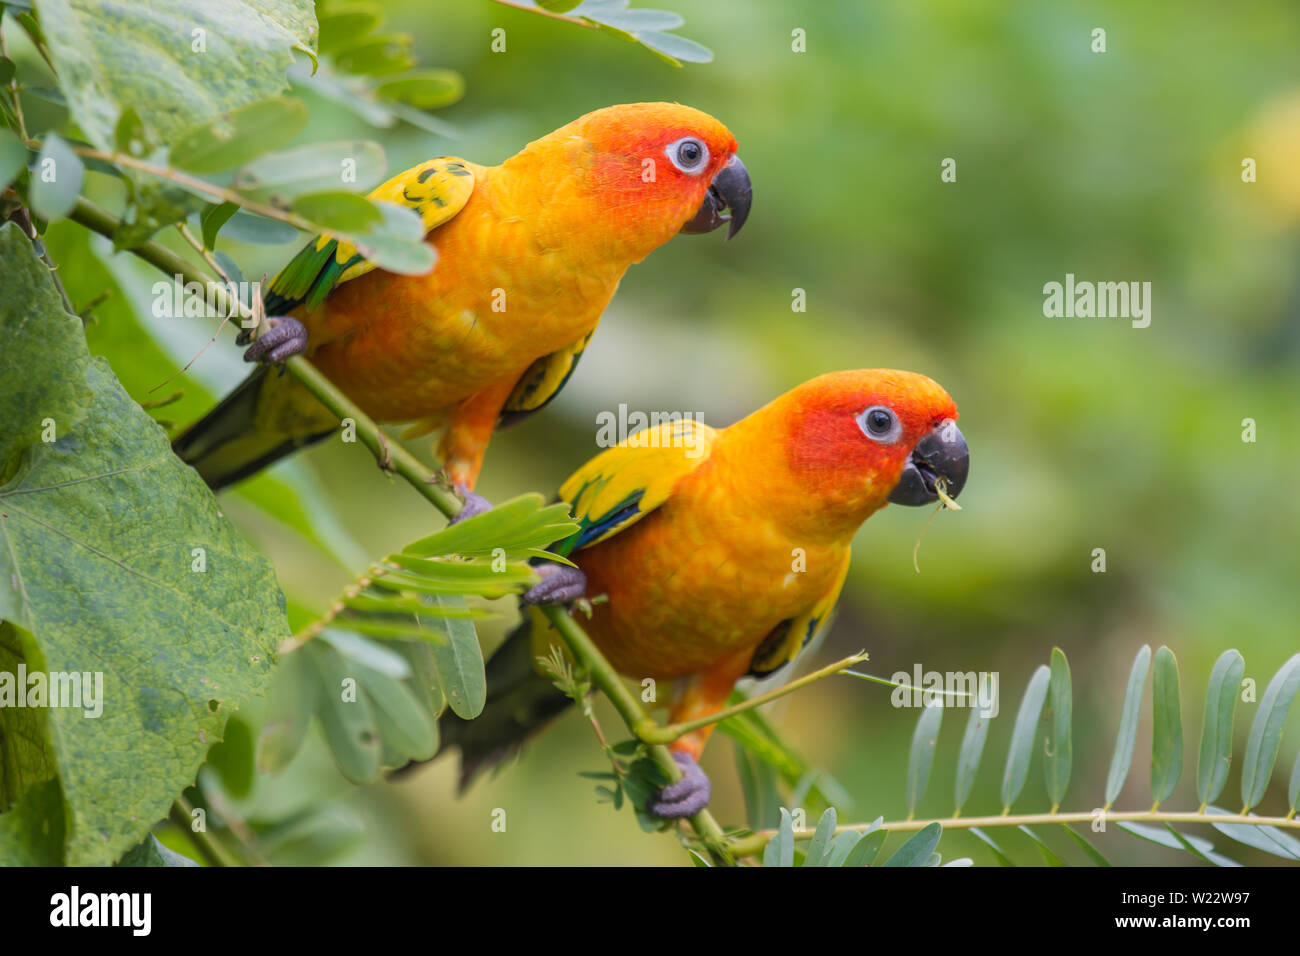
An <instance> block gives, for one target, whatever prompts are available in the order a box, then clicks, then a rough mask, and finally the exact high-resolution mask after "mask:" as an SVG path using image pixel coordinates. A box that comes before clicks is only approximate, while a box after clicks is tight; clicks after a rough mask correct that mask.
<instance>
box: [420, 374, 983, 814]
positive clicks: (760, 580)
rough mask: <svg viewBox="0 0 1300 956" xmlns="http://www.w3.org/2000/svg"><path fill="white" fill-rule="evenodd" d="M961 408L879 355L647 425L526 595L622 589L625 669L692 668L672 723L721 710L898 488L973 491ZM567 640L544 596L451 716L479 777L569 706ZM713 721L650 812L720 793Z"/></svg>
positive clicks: (765, 666) (575, 493) (831, 592)
mask: <svg viewBox="0 0 1300 956" xmlns="http://www.w3.org/2000/svg"><path fill="white" fill-rule="evenodd" d="M956 418H957V406H956V404H954V402H953V400H952V399H951V398H950V397H949V396H948V393H947V392H945V391H944V390H943V388H941V387H940V386H939V385H938V384H936V383H935V382H934V381H932V380H931V379H929V378H926V377H925V376H923V375H916V374H913V373H910V372H899V371H893V370H887V369H868V370H859V371H849V372H836V373H832V374H829V375H823V376H820V377H819V378H815V379H813V380H812V381H809V382H806V383H805V384H803V385H800V386H799V387H798V388H795V389H794V390H792V391H790V392H787V393H786V394H785V395H782V396H781V397H780V398H778V399H776V400H775V401H773V402H772V403H770V404H769V405H767V406H765V407H763V408H761V409H759V410H758V411H756V412H754V413H753V414H752V415H750V416H748V417H747V418H744V419H742V420H740V421H739V422H736V423H735V424H734V425H731V426H729V427H727V428H723V429H721V430H715V429H713V428H710V427H708V426H707V425H704V424H703V423H700V422H697V421H680V422H668V423H666V424H664V425H662V426H659V427H658V428H657V429H648V430H645V431H642V432H639V433H637V434H636V435H632V436H630V437H629V438H628V439H627V440H626V441H624V442H623V443H621V444H620V445H618V446H617V447H615V448H611V449H609V450H607V451H605V452H603V453H601V454H599V455H597V456H596V457H595V458H593V459H592V460H591V461H589V462H587V464H585V465H584V466H583V467H582V468H580V469H579V470H578V471H577V472H575V473H574V474H573V476H572V477H570V478H569V479H568V480H567V481H566V482H565V483H564V485H563V486H562V487H561V489H560V499H561V500H562V501H565V502H567V503H569V505H570V506H571V509H572V513H573V516H574V518H575V519H576V520H577V521H578V522H579V525H580V529H579V530H578V531H577V532H576V533H575V534H574V535H573V536H572V537H570V538H568V539H566V540H565V541H563V542H560V543H559V544H558V545H557V546H555V547H554V548H553V549H552V550H553V551H555V552H556V553H559V554H563V555H567V556H568V557H569V558H570V559H571V560H572V561H573V562H574V563H575V564H576V565H577V569H574V568H569V567H566V566H562V565H559V564H549V565H542V566H541V570H542V571H543V574H544V576H543V580H542V582H541V583H540V584H538V585H537V586H536V587H534V588H533V590H532V591H530V592H529V593H528V594H526V595H525V596H524V601H525V603H530V604H535V603H544V602H555V601H571V600H574V599H576V598H578V597H580V596H583V595H590V596H593V597H594V596H596V595H604V596H606V597H607V598H608V600H607V601H603V602H600V603H597V604H595V605H594V607H593V609H592V615H591V618H590V620H589V621H585V622H584V627H585V628H586V629H587V631H588V633H589V634H590V635H591V637H592V639H593V640H594V641H595V643H596V644H597V646H598V647H599V648H600V650H601V652H602V653H603V654H605V656H606V657H607V658H608V659H609V660H610V662H611V663H612V664H613V665H614V667H615V668H617V670H618V671H619V672H620V673H621V674H623V675H625V676H627V677H631V678H633V679H635V680H637V681H641V680H644V679H645V678H647V677H649V678H653V679H654V680H655V681H656V682H662V681H665V680H672V679H681V683H680V686H679V689H678V694H677V696H676V700H675V701H674V702H673V704H672V708H671V713H670V715H669V720H670V722H672V723H678V722H682V721H688V720H694V719H698V718H701V717H706V716H708V715H711V714H714V713H717V712H718V711H719V710H721V709H722V707H723V706H724V705H725V703H726V700H727V697H728V695H729V694H730V693H731V690H732V688H733V686H734V685H735V683H736V681H738V680H739V679H740V678H742V677H744V676H746V675H756V676H764V675H767V674H770V673H772V672H774V671H776V670H777V669H779V668H781V667H783V666H785V665H786V664H788V663H790V662H791V661H793V660H794V659H795V657H796V656H797V655H798V654H799V651H800V650H801V649H802V648H803V647H804V645H805V644H807V642H808V641H809V640H810V639H811V638H812V637H813V635H814V634H816V632H817V630H818V628H820V627H821V626H822V625H823V624H824V623H825V621H826V619H827V616H828V615H829V614H830V612H831V609H832V608H833V606H834V605H835V602H836V599H837V598H838V597H839V593H840V588H841V587H842V585H843V584H844V578H845V575H846V574H847V573H848V568H849V545H850V542H851V541H852V539H853V536H854V534H855V533H856V532H857V530H858V528H859V527H860V526H861V525H862V523H863V522H864V521H866V520H867V519H868V518H869V517H871V515H872V514H874V513H875V512H876V511H878V510H879V509H881V508H883V507H884V506H885V505H886V504H887V503H889V502H894V503H896V504H903V505H924V504H928V503H930V502H934V501H936V500H938V498H939V496H940V494H941V493H943V494H947V495H949V496H951V497H954V498H955V497H956V496H957V495H958V494H960V493H961V490H962V488H963V486H964V485H965V483H966V476H967V472H968V470H969V465H970V457H969V452H968V450H967V447H966V441H965V439H964V438H963V436H962V433H961V431H960V430H959V429H958V428H957V426H956V424H955V420H956ZM551 643H553V644H556V645H559V646H563V645H562V641H561V640H560V638H559V636H558V635H557V634H556V633H555V632H554V631H553V629H551V628H550V625H549V623H548V622H547V620H546V618H545V617H544V616H543V615H542V614H541V613H540V612H539V611H538V610H537V609H536V608H531V609H530V613H529V614H528V615H527V616H526V618H525V622H524V624H523V625H521V626H520V627H519V628H518V629H517V630H516V631H515V632H514V633H513V634H512V635H511V636H510V638H509V639H508V640H507V641H506V643H505V644H504V645H503V646H502V648H501V649H500V650H498V652H497V653H496V654H495V655H494V656H493V657H492V659H491V660H490V661H489V662H488V665H487V673H488V702H487V706H486V708H485V710H484V712H483V714H482V715H481V716H480V717H479V718H477V719H476V720H473V721H461V720H460V719H459V718H456V717H455V716H454V715H448V716H444V717H443V719H442V721H441V724H442V731H443V736H442V740H443V742H444V747H446V746H449V745H454V746H458V747H459V748H460V750H461V786H462V787H464V786H465V785H467V784H468V782H469V781H470V780H471V779H472V778H473V776H474V775H475V774H476V773H477V772H479V771H480V770H482V769H484V768H485V767H487V766H490V765H491V764H493V763H495V762H497V761H499V760H500V759H502V758H504V757H505V756H507V755H509V754H510V753H512V752H513V751H514V750H516V749H517V748H518V746H519V745H520V743H521V742H522V741H523V739H524V737H525V736H527V735H528V734H529V733H531V732H532V731H534V730H536V729H537V728H538V727H539V726H540V725H541V724H542V723H544V722H545V721H546V720H547V719H549V718H550V717H552V716H554V715H555V714H557V713H559V712H560V711H561V710H563V709H564V707H565V705H566V702H567V698H565V697H563V696H562V695H561V694H560V693H559V692H558V691H557V690H556V689H555V687H554V686H552V685H551V683H550V681H549V679H548V678H546V677H544V676H541V675H540V674H539V673H537V671H536V670H535V668H534V664H535V662H536V658H537V656H538V655H540V654H543V653H545V650H544V649H545V647H546V645H547V644H551ZM711 730H712V725H711V724H710V725H708V726H706V727H704V728H702V729H699V730H695V731H693V732H691V733H688V734H686V735H685V736H682V737H679V738H678V739H677V740H676V741H675V742H674V743H673V744H672V745H671V748H670V749H671V750H672V751H673V757H674V759H675V760H676V761H677V762H678V764H679V765H680V766H681V767H682V769H683V772H684V777H683V779H682V780H680V781H678V782H677V783H674V784H672V785H670V786H669V787H667V788H666V789H665V790H664V791H663V792H662V793H661V794H660V795H659V796H658V797H657V798H656V799H655V800H654V801H653V802H652V803H651V804H650V805H649V809H650V810H651V811H653V812H654V813H657V814H658V815H660V816H663V817H683V816H690V815H692V814H694V813H696V812H698V811H699V810H701V809H703V807H704V806H705V805H706V804H707V802H708V799H709V792H710V786H709V781H708V779H707V778H706V777H705V776H704V774H703V773H702V772H701V771H700V769H699V765H698V763H697V760H698V758H699V755H700V752H701V751H702V750H703V748H704V744H705V741H707V740H708V737H709V733H710V731H711Z"/></svg>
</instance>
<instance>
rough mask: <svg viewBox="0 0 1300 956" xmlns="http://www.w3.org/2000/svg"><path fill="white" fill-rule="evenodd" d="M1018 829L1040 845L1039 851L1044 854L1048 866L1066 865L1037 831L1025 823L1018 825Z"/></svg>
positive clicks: (1036, 844) (1035, 843)
mask: <svg viewBox="0 0 1300 956" xmlns="http://www.w3.org/2000/svg"><path fill="white" fill-rule="evenodd" d="M1016 829H1017V830H1019V831H1020V832H1021V833H1023V834H1024V835H1025V836H1027V837H1029V839H1031V840H1033V841H1034V846H1036V847H1038V852H1039V853H1041V854H1042V855H1043V859H1044V860H1045V861H1046V862H1047V865H1048V866H1065V863H1064V861H1062V859H1061V858H1060V857H1059V856H1057V855H1056V854H1055V853H1053V852H1052V848H1051V847H1049V846H1048V845H1047V844H1046V843H1044V842H1043V839H1042V837H1040V836H1039V835H1038V834H1037V833H1035V832H1034V831H1033V830H1031V829H1030V828H1029V827H1027V826H1025V825H1024V824H1023V823H1022V824H1021V825H1020V826H1018V827H1016Z"/></svg>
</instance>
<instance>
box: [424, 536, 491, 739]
mask: <svg viewBox="0 0 1300 956" xmlns="http://www.w3.org/2000/svg"><path fill="white" fill-rule="evenodd" d="M470 520H473V519H470ZM428 600H429V602H430V603H431V604H432V605H434V606H441V607H448V606H451V607H455V606H459V605H463V604H464V603H465V602H464V599H463V598H456V597H447V596H439V595H430V596H429V599H428ZM429 623H430V625H431V626H432V627H433V628H435V629H436V630H439V631H441V632H442V634H443V635H444V636H445V637H446V638H447V640H446V643H444V644H438V645H433V663H434V667H435V668H436V669H437V672H438V683H439V684H440V685H441V687H442V693H443V696H444V697H446V698H447V703H448V705H450V707H451V709H452V711H453V712H454V713H455V714H456V716H457V717H460V718H461V719H462V720H473V719H474V718H475V717H477V716H478V715H479V714H481V713H482V712H483V706H484V704H486V703H487V675H486V673H485V671H484V668H483V652H482V650H481V649H480V648H479V643H478V634H477V633H475V631H474V625H473V624H471V623H470V622H469V621H465V620H458V619H456V618H437V619H433V620H431V621H430V622H429Z"/></svg>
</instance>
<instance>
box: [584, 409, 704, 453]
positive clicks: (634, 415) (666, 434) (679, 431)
mask: <svg viewBox="0 0 1300 956" xmlns="http://www.w3.org/2000/svg"><path fill="white" fill-rule="evenodd" d="M694 424H700V425H702V424H704V413H703V412H649V413H647V412H642V411H632V412H629V411H628V409H627V405H626V404H620V405H619V406H618V412H617V413H614V412H610V411H605V412H597V413H596V426H597V428H596V445H597V447H599V448H613V447H614V446H615V445H619V444H625V445H627V446H628V447H629V448H683V449H685V450H686V457H687V458H698V457H699V456H700V455H701V454H702V453H703V450H704V449H703V447H702V446H703V440H702V439H701V437H700V433H699V430H698V429H696V428H694V427H692V426H693V425H694Z"/></svg>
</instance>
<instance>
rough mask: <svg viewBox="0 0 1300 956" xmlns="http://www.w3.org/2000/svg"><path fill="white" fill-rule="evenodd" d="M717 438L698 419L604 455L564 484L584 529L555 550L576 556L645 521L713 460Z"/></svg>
mask: <svg viewBox="0 0 1300 956" xmlns="http://www.w3.org/2000/svg"><path fill="white" fill-rule="evenodd" d="M717 434H718V432H717V431H716V430H715V429H713V428H710V427H709V426H708V425H705V424H704V423H703V422H699V421H695V420H693V419H691V420H682V421H670V422H665V423H663V424H662V425H659V426H657V427H653V428H643V429H642V430H641V431H639V432H637V433H636V434H635V435H630V436H629V437H628V438H627V439H625V440H624V441H622V442H620V443H619V444H618V445H616V446H615V447H613V448H610V449H607V450H606V451H603V452H601V453H600V454H599V455H597V456H596V457H595V458H593V459H591V461H589V462H587V463H586V464H585V465H583V466H582V467H581V468H579V469H578V470H577V471H576V472H574V473H573V475H572V476H570V478H569V479H568V480H567V481H566V482H565V483H564V484H563V485H561V486H560V499H561V500H562V501H565V502H567V503H568V504H569V506H570V509H571V511H572V513H573V517H574V518H575V519H576V520H577V522H578V530H577V531H576V532H574V534H573V535H571V536H570V537H569V538H566V539H565V540H564V541H563V542H562V543H561V544H559V545H558V546H557V547H555V548H552V549H551V550H553V551H556V552H557V553H559V554H564V555H567V554H571V553H572V552H574V551H577V550H578V549H580V548H586V547H589V546H590V545H593V544H596V543H598V542H600V541H604V540H605V539H606V538H608V537H610V536H611V535H614V534H618V532H620V531H622V530H624V529H625V528H627V527H629V526H631V525H633V524H635V523H636V522H638V521H640V520H641V519H642V518H644V517H645V516H646V515H648V514H649V513H650V512H652V511H654V510H655V509H656V508H658V507H659V506H660V505H661V504H663V503H664V502H665V501H667V500H668V498H669V496H670V495H671V494H672V492H673V489H674V488H675V487H676V485H677V482H678V480H679V479H681V478H682V477H683V476H685V475H687V474H689V473H690V472H692V471H694V470H695V469H696V468H698V467H699V466H700V465H701V464H703V463H704V462H705V461H707V460H708V457H709V453H710V451H711V450H712V448H713V441H714V439H715V438H716V437H717Z"/></svg>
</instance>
